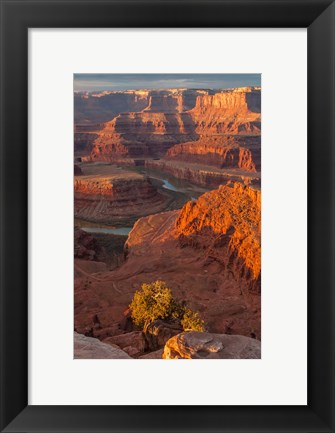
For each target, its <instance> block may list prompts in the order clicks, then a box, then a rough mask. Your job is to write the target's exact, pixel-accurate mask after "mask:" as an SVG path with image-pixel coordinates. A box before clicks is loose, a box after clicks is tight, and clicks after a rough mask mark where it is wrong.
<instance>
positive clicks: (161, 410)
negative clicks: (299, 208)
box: [0, 0, 335, 433]
mask: <svg viewBox="0 0 335 433" xmlns="http://www.w3.org/2000/svg"><path fill="white" fill-rule="evenodd" d="M334 11H335V6H334V1H333V0H291V1H287V0H212V1H205V0H189V1H187V0H180V1H178V2H177V1H174V0H161V1H148V0H138V1H136V0H123V1H119V0H117V1H112V0H96V1H94V0H82V1H76V0H68V1H62V0H51V1H47V0H1V299H0V306H1V327H0V331H1V383H0V389H1V431H2V432H8V433H9V432H49V431H50V432H51V431H53V432H67V433H70V432H87V433H89V432H115V433H116V432H120V433H121V432H123V433H126V432H127V433H137V432H143V433H151V432H152V433H163V432H164V433H168V432H178V433H186V432H187V433H196V432H203V433H211V432H237V431H238V432H257V433H261V432H264V433H269V432H324V433H325V432H334V431H335V430H334V371H335V365H334V315H335V309H334V203H335V200H334V198H335V197H334V191H335V188H334V187H335V185H334V174H335V173H334V114H335V113H334V100H335V98H334V76H335V70H334V63H335V50H334V48H335V47H334V45H335V44H334V42H335V41H334V34H335V25H334V23H335V12H334ZM48 27H51V28H58V27H59V28H95V27H105V28H108V27H139V28H144V27H186V28H187V27H204V28H208V27H229V28H231V27H239V28H243V27H249V28H256V27H267V28H269V27H277V28H278V27H279V28H288V27H300V28H301V27H303V28H304V27H305V28H308V405H307V406H85V407H84V406H29V405H28V398H27V396H28V367H27V366H28V326H27V324H28V313H27V303H28V290H27V287H28V230H27V227H28V121H27V114H28V78H27V77H28V69H27V65H28V44H27V36H28V29H29V28H48ZM298 193H299V192H297V194H298ZM283 350H284V349H283ZM287 392H288V393H289V392H290V390H289V389H288V390H287ZM143 403H145V402H143Z"/></svg>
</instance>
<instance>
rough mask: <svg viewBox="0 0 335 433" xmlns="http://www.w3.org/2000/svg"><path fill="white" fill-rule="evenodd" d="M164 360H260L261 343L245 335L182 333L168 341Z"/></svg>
mask: <svg viewBox="0 0 335 433" xmlns="http://www.w3.org/2000/svg"><path fill="white" fill-rule="evenodd" d="M163 358H164V359H260V358H261V342H260V341H258V340H255V339H253V338H249V337H244V336H243V335H226V334H209V333H207V332H194V331H192V332H182V333H181V334H178V335H176V336H174V337H172V338H170V340H168V341H167V343H166V344H165V347H164V352H163Z"/></svg>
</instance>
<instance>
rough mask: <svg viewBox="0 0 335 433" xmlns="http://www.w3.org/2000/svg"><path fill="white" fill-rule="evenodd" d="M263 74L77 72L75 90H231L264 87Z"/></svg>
mask: <svg viewBox="0 0 335 433" xmlns="http://www.w3.org/2000/svg"><path fill="white" fill-rule="evenodd" d="M260 85H261V74H74V90H75V91H77V92H83V91H86V92H93V91H101V90H135V89H167V88H185V87H186V88H192V89H229V88H231V87H243V86H260Z"/></svg>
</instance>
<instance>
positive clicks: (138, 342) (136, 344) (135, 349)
mask: <svg viewBox="0 0 335 433" xmlns="http://www.w3.org/2000/svg"><path fill="white" fill-rule="evenodd" d="M103 342H104V343H106V344H116V345H117V346H119V347H120V348H121V349H123V350H124V351H125V352H127V353H128V354H129V355H130V356H138V355H141V354H142V353H144V351H145V350H146V348H147V342H146V339H145V337H144V335H143V332H141V331H134V332H128V333H126V334H120V335H115V336H113V337H108V338H106V339H105V340H103Z"/></svg>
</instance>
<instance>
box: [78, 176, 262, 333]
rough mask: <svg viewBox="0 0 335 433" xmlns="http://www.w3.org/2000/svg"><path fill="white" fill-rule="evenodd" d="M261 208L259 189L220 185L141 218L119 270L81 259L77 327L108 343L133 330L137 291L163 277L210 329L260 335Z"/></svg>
mask: <svg viewBox="0 0 335 433" xmlns="http://www.w3.org/2000/svg"><path fill="white" fill-rule="evenodd" d="M260 206H261V200H260V192H259V191H255V190H253V189H251V188H250V187H247V186H243V185H241V184H239V183H235V184H232V185H229V186H221V187H220V188H219V189H217V190H213V191H210V192H208V193H205V194H204V195H203V196H200V198H199V199H198V200H196V201H193V202H188V203H186V204H185V205H184V207H183V208H182V209H181V210H174V211H169V212H163V213H157V214H154V215H150V216H147V217H142V218H140V219H139V220H138V221H137V222H136V223H135V225H134V227H133V229H132V230H131V232H130V234H129V236H128V238H127V241H126V243H125V248H124V254H125V260H124V262H123V263H122V264H121V266H119V267H118V268H116V269H115V270H111V271H109V270H105V269H104V270H100V269H98V268H96V269H93V270H92V268H91V270H90V269H89V267H88V266H87V263H91V262H90V261H89V260H79V261H78V260H77V261H76V263H75V271H76V273H77V278H76V279H75V292H74V293H75V329H76V331H77V332H79V333H82V334H85V335H88V336H91V337H96V338H99V339H101V340H102V341H104V340H106V339H107V338H109V337H112V336H115V335H122V334H124V333H125V332H129V331H134V328H133V327H131V325H129V326H130V328H127V327H126V325H125V323H126V318H127V307H128V305H129V303H130V301H131V299H132V296H133V295H134V292H135V290H137V289H139V287H140V286H141V284H142V283H144V282H151V281H155V280H157V279H161V280H164V281H166V283H167V284H168V286H169V287H170V288H171V290H172V292H173V294H174V296H175V297H176V298H177V299H179V300H182V301H184V302H186V304H187V305H188V306H189V307H190V308H192V309H194V310H195V311H198V312H199V313H200V314H201V316H202V317H203V319H204V320H205V323H206V326H207V327H208V330H209V331H210V332H213V333H223V334H238V335H245V336H248V337H252V338H256V339H260V338H261V328H260V314H261V308H260V307H261V306H260ZM127 329H128V331H127Z"/></svg>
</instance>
